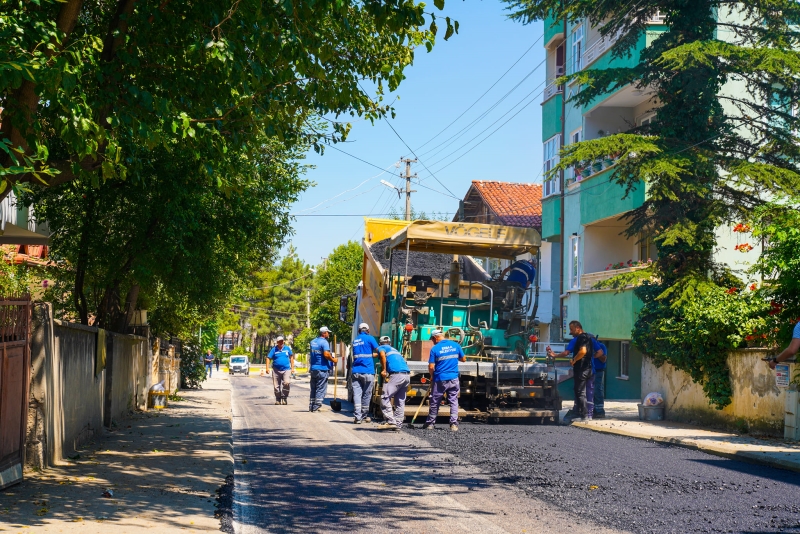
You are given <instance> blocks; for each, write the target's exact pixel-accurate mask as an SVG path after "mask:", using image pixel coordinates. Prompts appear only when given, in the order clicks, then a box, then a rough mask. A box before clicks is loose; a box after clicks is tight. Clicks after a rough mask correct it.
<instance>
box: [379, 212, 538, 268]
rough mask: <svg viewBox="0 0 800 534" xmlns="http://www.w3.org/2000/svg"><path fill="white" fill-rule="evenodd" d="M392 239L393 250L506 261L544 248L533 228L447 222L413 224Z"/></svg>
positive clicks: (390, 245) (415, 222) (390, 244)
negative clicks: (504, 259) (461, 255)
mask: <svg viewBox="0 0 800 534" xmlns="http://www.w3.org/2000/svg"><path fill="white" fill-rule="evenodd" d="M389 239H390V241H389V248H391V249H403V250H405V248H406V247H408V249H409V250H416V251H419V252H437V253H440V254H465V255H469V256H479V257H481V256H485V257H489V258H506V259H514V258H516V257H517V256H519V255H521V254H525V253H526V252H530V253H532V254H535V253H536V251H537V250H538V249H539V246H540V245H541V244H542V237H541V236H540V235H539V232H537V231H536V230H535V229H533V228H517V227H515V226H499V225H496V224H480V223H464V222H443V221H413V222H412V223H411V224H409V225H408V226H407V227H406V228H403V229H402V230H399V231H398V232H397V233H395V234H394V235H393V236H392V237H391V238H389Z"/></svg>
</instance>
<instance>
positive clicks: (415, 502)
mask: <svg viewBox="0 0 800 534" xmlns="http://www.w3.org/2000/svg"><path fill="white" fill-rule="evenodd" d="M231 382H232V395H233V399H232V400H233V402H232V405H233V417H234V420H233V429H234V455H235V460H236V461H235V466H236V467H235V469H236V471H235V489H234V526H235V529H236V531H237V532H240V533H251V532H296V531H304V532H343V531H348V532H353V531H355V532H359V531H369V532H385V531H400V532H412V531H413V532H419V533H424V532H447V533H452V532H470V533H478V532H555V533H559V532H563V533H570V534H573V533H577V532H659V533H660V532H742V533H764V532H781V531H783V532H797V533H800V475H798V474H797V473H792V472H789V471H782V470H777V469H772V468H767V467H762V466H757V465H752V464H747V463H742V462H738V461H733V460H728V459H724V458H719V457H715V456H710V455H707V454H704V453H701V452H696V451H691V450H687V449H683V448H678V447H670V446H665V445H661V444H656V443H649V442H646V441H641V440H634V439H631V438H624V437H620V436H613V435H607V434H599V433H595V432H591V431H589V430H583V429H578V428H571V427H553V426H545V427H542V426H516V425H478V424H462V425H461V429H460V431H459V432H457V433H452V432H450V431H449V430H447V425H439V428H438V429H437V430H424V431H423V430H404V431H403V432H381V431H378V430H376V429H375V425H374V424H373V425H369V424H362V425H353V424H352V422H351V421H352V415H351V413H350V411H349V410H350V405H349V404H348V403H343V404H344V410H343V411H342V412H341V413H338V414H337V413H334V412H331V411H329V408H328V411H326V412H324V413H315V414H311V413H308V411H307V409H308V389H307V386H306V385H305V384H294V385H293V386H292V398H290V405H289V406H275V405H274V397H273V395H272V387H271V380H270V379H269V378H268V377H267V378H263V377H252V376H251V377H249V378H248V377H241V378H234V379H233V380H232V381H231ZM326 408H327V407H326Z"/></svg>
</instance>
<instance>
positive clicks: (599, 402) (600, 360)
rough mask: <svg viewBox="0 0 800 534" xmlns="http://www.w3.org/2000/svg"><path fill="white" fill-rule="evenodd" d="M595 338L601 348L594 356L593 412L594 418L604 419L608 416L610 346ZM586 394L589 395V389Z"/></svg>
mask: <svg viewBox="0 0 800 534" xmlns="http://www.w3.org/2000/svg"><path fill="white" fill-rule="evenodd" d="M595 340H596V341H597V343H598V344H599V345H600V350H598V351H595V353H594V358H592V371H593V372H594V380H592V384H593V386H594V388H593V389H594V391H593V401H594V412H593V413H592V418H593V419H604V418H605V416H606V363H607V361H608V348H607V347H606V346H605V345H604V344H603V343H600V340H599V339H597V338H595ZM587 388H588V385H587ZM586 396H587V397H588V396H589V392H588V389H587V392H586Z"/></svg>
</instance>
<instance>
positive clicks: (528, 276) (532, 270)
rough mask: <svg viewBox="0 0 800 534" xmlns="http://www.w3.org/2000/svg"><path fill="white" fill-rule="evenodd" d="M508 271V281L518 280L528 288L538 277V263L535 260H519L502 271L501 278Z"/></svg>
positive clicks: (524, 287)
mask: <svg viewBox="0 0 800 534" xmlns="http://www.w3.org/2000/svg"><path fill="white" fill-rule="evenodd" d="M506 273H508V278H506V281H507V282H517V283H518V284H519V285H521V286H522V288H523V289H528V287H530V285H531V283H532V282H533V281H534V280H535V279H536V265H535V264H534V262H533V260H517V261H515V262H514V263H512V264H511V265H509V266H508V267H506V268H505V269H503V272H501V273H500V280H502V279H503V277H504V276H505V275H506Z"/></svg>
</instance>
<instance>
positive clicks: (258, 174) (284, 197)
mask: <svg viewBox="0 0 800 534" xmlns="http://www.w3.org/2000/svg"><path fill="white" fill-rule="evenodd" d="M142 150H145V149H144V148H142ZM148 152H149V156H148V164H147V165H146V166H142V167H140V168H138V169H137V170H136V172H135V173H134V174H132V175H131V176H129V177H128V179H127V180H124V181H122V180H114V181H107V182H102V183H99V184H93V183H92V182H93V181H92V180H91V179H90V178H89V177H86V178H81V179H78V180H75V181H73V182H70V183H67V184H64V185H62V186H59V187H52V188H44V187H42V188H36V190H35V191H34V192H33V193H31V194H29V195H26V196H25V197H24V200H26V201H27V202H33V203H35V204H36V209H37V215H38V216H39V217H41V218H43V219H46V220H47V221H48V224H49V226H50V229H51V231H52V232H53V235H52V238H51V243H52V246H51V257H52V258H53V260H54V261H55V262H56V263H57V268H56V269H54V273H53V276H54V278H55V280H56V284H55V287H54V288H52V289H51V290H50V295H51V297H52V298H53V299H54V300H55V301H56V305H57V309H58V310H59V311H60V312H61V313H62V314H63V315H65V316H67V317H77V319H78V320H80V322H81V323H83V324H88V323H89V321H90V319H93V322H94V324H95V325H98V326H101V327H103V328H108V329H111V330H116V331H124V330H125V327H126V325H127V324H128V323H129V321H130V318H131V315H132V312H133V310H134V309H136V308H137V307H142V308H147V309H148V310H150V313H149V318H150V322H151V326H152V327H153V329H155V330H156V331H161V332H170V333H173V334H176V335H179V334H181V333H183V332H185V331H187V329H189V330H194V331H195V332H196V329H197V326H199V325H200V324H203V323H204V322H206V321H208V320H209V319H213V318H215V317H216V316H217V314H218V313H219V311H220V310H221V309H222V308H223V306H224V305H225V304H226V303H228V302H229V300H230V299H231V297H232V295H234V294H235V292H236V291H237V288H238V286H239V285H240V283H241V282H240V281H241V280H242V279H245V278H246V277H247V276H248V275H249V274H250V273H252V272H253V271H255V270H256V269H257V268H258V267H259V266H261V265H263V264H264V263H265V262H268V261H269V260H270V258H271V256H272V254H273V251H274V250H275V249H277V248H279V247H280V245H281V243H282V242H283V239H284V238H285V237H286V235H287V234H288V233H289V231H290V223H289V215H288V206H289V204H290V203H291V202H292V201H294V200H295V199H296V198H297V196H298V195H299V193H300V192H301V191H302V190H303V189H305V187H306V186H307V182H306V181H305V180H304V179H303V178H302V174H303V172H304V171H305V168H304V167H303V166H302V165H301V163H300V162H299V158H300V157H301V153H302V150H301V149H299V148H295V149H287V148H285V147H283V145H282V143H280V142H279V141H277V140H276V139H272V140H264V142H263V143H262V144H260V145H257V146H255V147H253V148H252V149H251V150H247V151H242V152H239V153H229V154H228V155H227V156H226V157H228V158H230V159H231V161H232V162H234V163H236V171H237V172H236V174H231V175H229V177H228V180H229V182H231V183H232V184H234V185H233V186H232V187H230V188H229V189H225V190H223V191H222V192H221V191H220V188H219V185H218V184H217V182H216V180H215V179H213V178H212V177H210V176H208V175H207V174H206V173H203V172H200V171H198V169H197V168H196V167H195V165H194V161H193V157H192V156H191V155H189V154H187V153H186V152H184V151H176V152H169V151H166V150H164V149H159V148H157V149H155V150H153V151H148ZM181 155H183V157H181ZM221 193H222V194H221Z"/></svg>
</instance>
